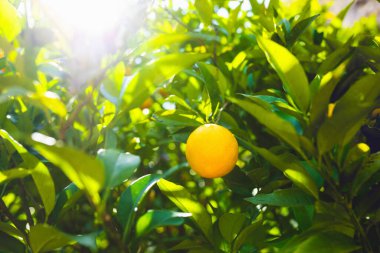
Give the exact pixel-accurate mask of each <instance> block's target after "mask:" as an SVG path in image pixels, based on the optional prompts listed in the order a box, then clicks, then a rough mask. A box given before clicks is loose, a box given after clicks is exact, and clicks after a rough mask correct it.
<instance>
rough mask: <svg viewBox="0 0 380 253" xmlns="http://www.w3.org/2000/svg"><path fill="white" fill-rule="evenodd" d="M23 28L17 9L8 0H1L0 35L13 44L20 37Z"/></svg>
mask: <svg viewBox="0 0 380 253" xmlns="http://www.w3.org/2000/svg"><path fill="white" fill-rule="evenodd" d="M21 28H22V27H21V19H20V17H19V16H18V13H17V10H16V8H15V7H14V6H13V5H12V4H11V3H10V2H9V1H8V0H0V35H1V36H4V37H5V38H6V39H7V40H8V41H9V42H11V41H13V40H14V39H15V38H16V36H17V35H19V33H20V32H21Z"/></svg>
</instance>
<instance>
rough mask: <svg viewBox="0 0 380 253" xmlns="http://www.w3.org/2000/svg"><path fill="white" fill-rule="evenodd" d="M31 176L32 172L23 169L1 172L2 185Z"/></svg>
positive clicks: (0, 180)
mask: <svg viewBox="0 0 380 253" xmlns="http://www.w3.org/2000/svg"><path fill="white" fill-rule="evenodd" d="M31 174H32V171H31V170H28V169H23V168H16V169H10V170H4V171H0V184H1V183H3V182H5V181H8V180H12V179H16V178H23V177H26V176H29V175H31Z"/></svg>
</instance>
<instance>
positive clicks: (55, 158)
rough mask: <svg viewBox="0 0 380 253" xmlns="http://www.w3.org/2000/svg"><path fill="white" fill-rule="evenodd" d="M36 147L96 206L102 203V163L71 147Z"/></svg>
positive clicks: (37, 145)
mask: <svg viewBox="0 0 380 253" xmlns="http://www.w3.org/2000/svg"><path fill="white" fill-rule="evenodd" d="M34 147H35V149H36V150H37V151H38V152H39V153H40V154H41V155H42V156H44V157H45V158H46V159H47V160H48V161H50V162H51V163H53V164H54V165H55V166H57V167H58V168H60V169H61V170H62V171H63V173H65V175H66V176H67V177H68V178H69V179H70V180H71V181H72V182H73V183H74V184H75V185H76V186H77V187H78V188H79V189H82V190H84V191H85V192H86V194H87V195H88V197H89V198H90V200H91V201H92V202H93V203H94V204H95V205H97V204H98V203H99V202H100V196H99V191H100V190H101V189H102V187H103V185H104V177H105V175H104V169H103V166H102V163H101V162H100V161H98V160H96V159H95V158H93V157H91V156H89V155H87V154H86V153H84V152H82V151H80V150H76V149H73V148H69V147H58V146H48V145H44V144H42V143H35V144H34Z"/></svg>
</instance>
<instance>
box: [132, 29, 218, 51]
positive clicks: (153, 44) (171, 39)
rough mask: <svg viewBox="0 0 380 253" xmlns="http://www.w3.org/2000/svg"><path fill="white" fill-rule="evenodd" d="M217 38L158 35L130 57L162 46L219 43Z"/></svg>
mask: <svg viewBox="0 0 380 253" xmlns="http://www.w3.org/2000/svg"><path fill="white" fill-rule="evenodd" d="M219 40H220V39H219V37H217V36H213V35H209V34H203V33H198V32H197V33H192V32H189V33H171V34H159V35H156V36H155V37H153V38H151V39H149V40H147V41H146V42H144V43H142V44H141V45H140V46H139V47H138V48H137V49H135V50H134V51H133V52H132V55H139V54H141V53H143V52H146V51H152V50H154V49H158V48H160V47H162V46H166V47H169V46H170V45H173V44H175V43H182V42H186V41H195V42H201V43H202V42H211V41H215V42H219Z"/></svg>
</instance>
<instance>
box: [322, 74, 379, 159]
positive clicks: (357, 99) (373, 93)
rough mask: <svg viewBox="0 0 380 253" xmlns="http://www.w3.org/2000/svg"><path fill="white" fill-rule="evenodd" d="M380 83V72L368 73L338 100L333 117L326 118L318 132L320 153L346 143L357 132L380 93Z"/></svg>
mask: <svg viewBox="0 0 380 253" xmlns="http://www.w3.org/2000/svg"><path fill="white" fill-rule="evenodd" d="M379 83H380V73H378V74H376V75H367V76H365V77H363V78H361V79H360V80H359V81H357V82H355V83H354V84H353V85H352V86H351V88H350V89H349V90H348V91H347V92H346V93H345V94H344V95H343V97H342V98H341V99H339V100H338V101H337V103H336V106H335V108H334V113H333V115H332V117H331V118H327V119H326V120H325V122H324V123H323V124H322V126H321V127H320V129H319V131H318V134H317V144H318V150H319V154H320V155H322V154H323V153H325V152H327V151H329V150H331V149H332V148H333V146H334V145H335V144H339V145H344V144H346V143H347V142H348V141H350V140H351V138H352V137H353V135H355V134H356V133H357V131H358V130H359V129H360V127H361V125H362V121H363V120H364V119H365V118H366V117H367V115H368V113H369V112H370V111H371V109H372V108H373V104H374V103H375V101H376V99H377V98H378V97H379V95H380V85H378V84H379ZM352 105H355V106H352Z"/></svg>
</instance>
